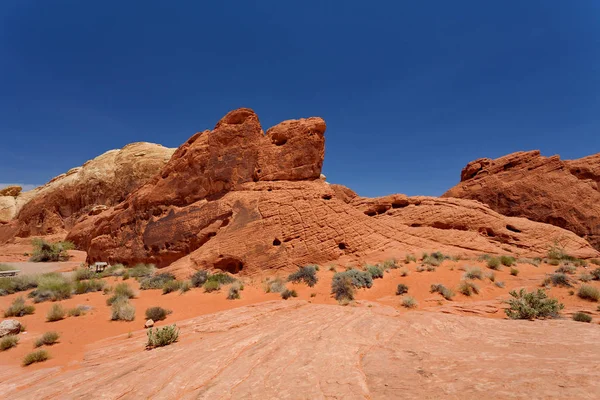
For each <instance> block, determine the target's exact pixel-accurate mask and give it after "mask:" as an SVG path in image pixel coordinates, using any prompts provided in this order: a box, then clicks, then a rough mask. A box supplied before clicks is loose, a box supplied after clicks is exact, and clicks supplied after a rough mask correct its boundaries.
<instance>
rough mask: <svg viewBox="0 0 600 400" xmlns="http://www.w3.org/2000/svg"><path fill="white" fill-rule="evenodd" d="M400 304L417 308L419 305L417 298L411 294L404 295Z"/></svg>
mask: <svg viewBox="0 0 600 400" xmlns="http://www.w3.org/2000/svg"><path fill="white" fill-rule="evenodd" d="M400 304H401V305H402V307H404V308H416V307H417V305H418V303H417V300H415V298H414V297H411V296H404V297H403V298H402V302H401V303H400Z"/></svg>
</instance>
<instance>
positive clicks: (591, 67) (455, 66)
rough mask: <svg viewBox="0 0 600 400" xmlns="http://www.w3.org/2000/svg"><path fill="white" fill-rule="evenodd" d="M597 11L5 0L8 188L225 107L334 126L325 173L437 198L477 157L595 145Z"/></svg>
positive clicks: (597, 4)
mask: <svg viewBox="0 0 600 400" xmlns="http://www.w3.org/2000/svg"><path fill="white" fill-rule="evenodd" d="M599 21H600V1H596V0H578V1H563V0H561V1H552V0H540V1H535V0H528V1H523V0H514V1H507V0H504V1H481V0H472V1H466V0H465V1H463V0H455V1H447V0H440V1H399V0H396V1H370V2H367V1H353V0H346V1H327V0H319V1H309V0H304V1H282V0H274V1H260V0H259V1H256V2H242V1H236V2H234V1H210V2H208V1H207V2H201V1H173V2H167V1H148V0H145V1H121V0H119V1H106V0H103V1H79V0H74V1H60V0H55V1H46V0H38V1H28V0H2V1H1V2H0V143H1V144H0V160H1V162H0V182H3V183H8V182H19V183H31V184H42V183H44V182H46V181H48V180H49V179H50V178H52V177H54V176H55V175H58V174H60V173H62V172H65V171H67V170H68V169H70V168H72V167H75V166H78V165H81V164H82V163H83V162H85V161H86V160H88V159H90V158H93V157H95V156H97V155H99V154H101V153H103V152H104V151H106V150H109V149H113V148H119V147H122V146H124V145H125V144H127V143H130V142H134V141H149V142H156V143H161V144H163V145H165V146H170V147H176V146H179V145H180V144H181V143H183V142H184V141H185V140H186V139H187V138H188V137H189V136H191V135H192V134H193V133H194V132H197V131H201V130H204V129H207V128H212V127H213V126H214V125H215V123H216V122H217V121H218V120H219V118H220V117H221V116H222V115H224V114H225V113H226V112H227V111H229V110H231V109H234V108H238V107H250V108H253V109H254V110H255V111H256V112H257V113H258V114H259V117H260V119H261V123H262V124H263V128H264V129H265V130H266V129H267V128H268V127H270V126H272V125H274V124H276V123H277V122H279V121H281V120H285V119H292V118H300V117H308V116H313V115H316V116H321V117H323V118H325V120H326V121H327V126H328V128H327V133H326V140H327V142H326V158H325V165H324V171H323V172H324V173H325V174H326V175H327V178H328V181H330V182H334V183H341V184H344V185H347V186H349V187H351V188H352V189H354V190H356V191H357V192H358V193H359V194H362V195H369V196H375V195H383V194H388V193H395V192H399V193H406V194H409V195H417V194H424V195H440V194H441V193H443V192H444V191H445V190H447V189H448V188H450V187H451V186H453V185H454V184H456V183H457V181H458V179H459V177H460V170H461V169H462V167H463V166H464V165H465V164H466V163H467V162H468V161H470V160H472V159H475V158H479V157H498V156H501V155H504V154H506V153H510V152H513V151H518V150H531V149H540V150H541V151H542V153H543V154H545V155H552V154H557V153H558V154H560V155H561V156H562V157H563V158H577V157H581V156H585V155H588V154H592V153H596V152H600V23H599Z"/></svg>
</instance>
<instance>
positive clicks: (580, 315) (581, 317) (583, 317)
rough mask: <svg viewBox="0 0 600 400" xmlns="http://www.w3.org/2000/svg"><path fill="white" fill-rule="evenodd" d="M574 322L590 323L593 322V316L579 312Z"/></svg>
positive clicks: (574, 317)
mask: <svg viewBox="0 0 600 400" xmlns="http://www.w3.org/2000/svg"><path fill="white" fill-rule="evenodd" d="M573 321H577V322H587V323H590V322H592V316H591V315H589V314H586V313H584V312H582V311H578V312H576V313H575V314H573Z"/></svg>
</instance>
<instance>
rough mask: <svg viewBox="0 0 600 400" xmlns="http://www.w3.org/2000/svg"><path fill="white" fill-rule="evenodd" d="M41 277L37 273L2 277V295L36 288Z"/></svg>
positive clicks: (0, 286) (0, 288) (0, 289)
mask: <svg viewBox="0 0 600 400" xmlns="http://www.w3.org/2000/svg"><path fill="white" fill-rule="evenodd" d="M38 279H39V277H38V276H36V275H21V276H12V277H7V278H1V279H0V296H8V295H9V294H13V293H17V292H23V291H25V290H29V289H34V288H36V287H37V285H38Z"/></svg>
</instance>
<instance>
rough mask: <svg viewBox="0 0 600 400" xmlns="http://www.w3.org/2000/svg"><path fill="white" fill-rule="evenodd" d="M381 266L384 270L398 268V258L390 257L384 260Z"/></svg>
mask: <svg viewBox="0 0 600 400" xmlns="http://www.w3.org/2000/svg"><path fill="white" fill-rule="evenodd" d="M382 267H383V269H384V270H386V271H387V270H388V269H396V268H398V260H396V259H395V258H390V259H389V260H385V261H384V262H383V263H382Z"/></svg>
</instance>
